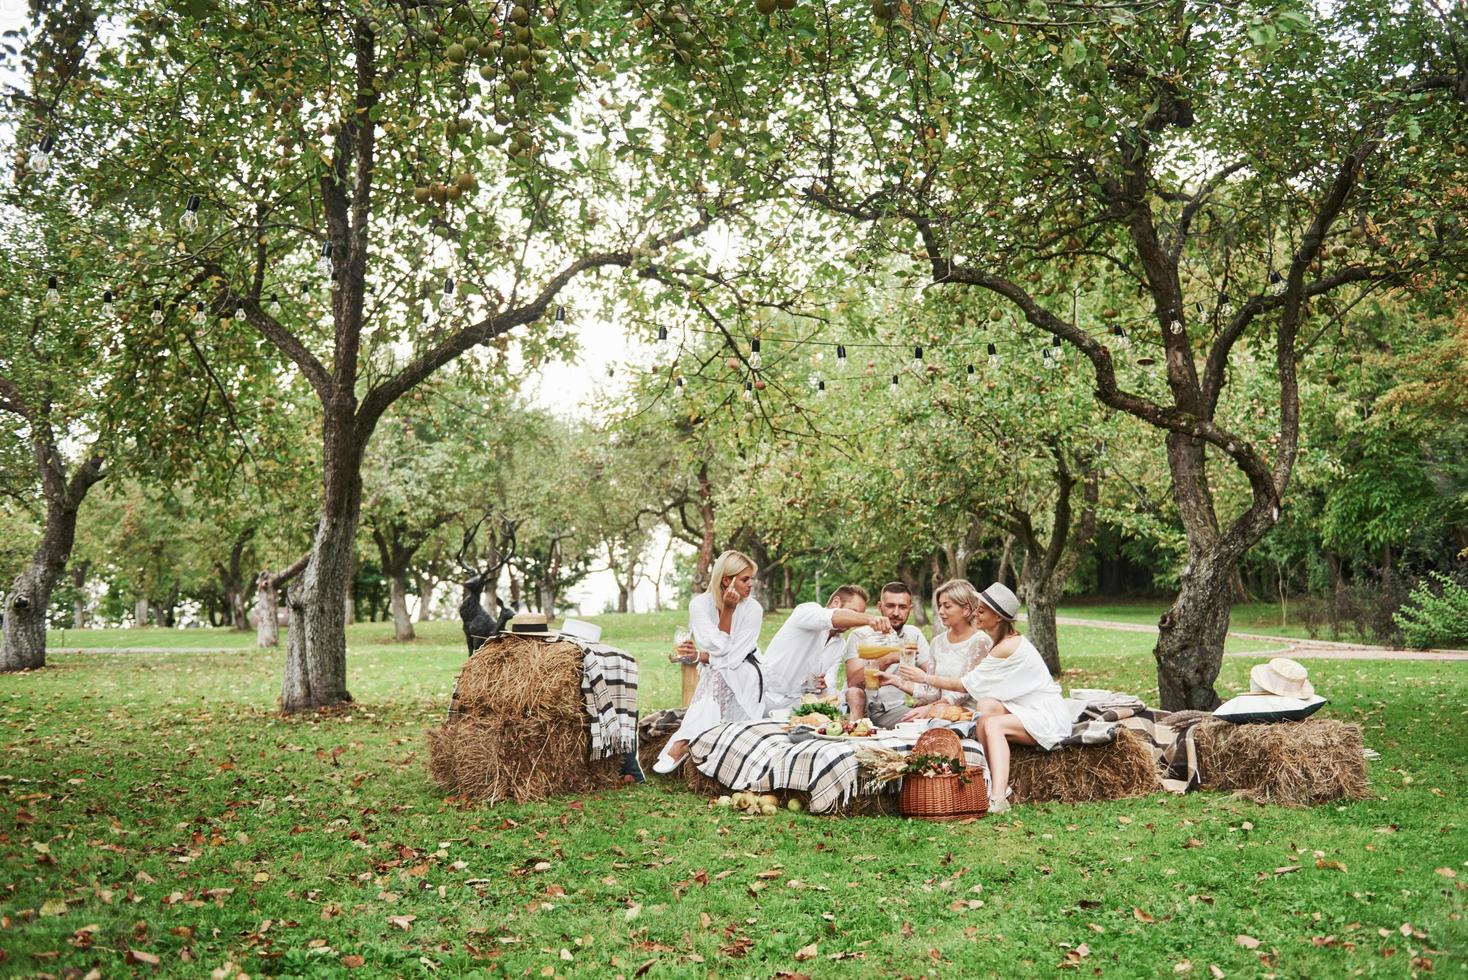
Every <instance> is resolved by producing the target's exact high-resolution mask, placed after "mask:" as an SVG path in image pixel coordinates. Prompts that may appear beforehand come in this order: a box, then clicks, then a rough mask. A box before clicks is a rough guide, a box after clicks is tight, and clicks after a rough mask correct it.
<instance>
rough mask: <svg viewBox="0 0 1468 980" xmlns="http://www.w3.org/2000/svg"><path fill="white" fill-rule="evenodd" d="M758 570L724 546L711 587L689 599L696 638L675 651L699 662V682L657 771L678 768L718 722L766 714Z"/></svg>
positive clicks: (690, 624)
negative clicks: (754, 593)
mask: <svg viewBox="0 0 1468 980" xmlns="http://www.w3.org/2000/svg"><path fill="white" fill-rule="evenodd" d="M758 571H759V569H758V568H756V567H755V564H754V562H753V561H751V560H750V558H749V556H748V555H745V554H743V553H742V552H738V551H726V552H724V553H723V554H722V555H720V556H719V557H718V558H717V559H715V560H714V564H713V567H712V568H711V569H709V585H708V590H707V591H706V592H702V593H700V594H699V595H696V596H694V597H693V601H692V602H690V603H689V604H688V630H689V632H690V633H692V634H693V638H692V639H691V640H688V641H686V642H685V643H683V644H682V645H681V646H679V647H678V648H677V652H678V654H679V655H680V656H681V657H682V658H683V659H684V661H685V662H689V663H697V664H698V665H699V668H698V687H696V688H695V689H694V691H693V699H692V700H691V701H689V703H688V711H687V713H686V714H684V716H683V724H681V725H679V726H678V730H677V731H676V732H674V733H673V737H672V738H670V739H668V745H667V747H666V748H665V749H663V751H662V752H661V753H660V754H659V755H658V759H657V762H656V763H654V764H653V767H652V768H653V772H656V773H660V774H662V775H667V774H668V773H671V772H673V771H674V770H676V769H677V768H678V767H679V766H680V765H682V764H683V760H684V759H686V758H687V757H688V743H689V742H691V741H693V740H694V739H695V738H697V737H698V736H699V735H702V734H703V733H704V732H706V731H708V730H709V729H710V728H713V727H714V726H715V725H720V724H723V723H724V722H728V721H753V720H754V719H756V718H759V717H760V716H761V715H762V714H763V713H764V703H763V702H764V673H763V671H764V663H763V658H762V657H761V656H760V651H759V631H760V624H761V623H762V622H763V621H764V616H765V611H764V609H763V608H762V607H761V606H760V604H759V602H758V601H757V600H755V599H754V597H753V596H751V595H750V593H751V592H752V591H753V589H754V576H755V574H756V572H758Z"/></svg>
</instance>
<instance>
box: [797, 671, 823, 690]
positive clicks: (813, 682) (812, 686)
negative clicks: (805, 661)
mask: <svg viewBox="0 0 1468 980" xmlns="http://www.w3.org/2000/svg"><path fill="white" fill-rule="evenodd" d="M825 689H826V675H824V674H807V675H806V678H805V683H804V684H802V685H801V686H800V693H802V694H820V693H821V692H822V691H824V690H825Z"/></svg>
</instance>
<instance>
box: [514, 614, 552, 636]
mask: <svg viewBox="0 0 1468 980" xmlns="http://www.w3.org/2000/svg"><path fill="white" fill-rule="evenodd" d="M549 631H550V630H549V618H548V617H547V616H546V614H545V613H532V612H522V613H516V614H515V617H514V618H513V619H511V620H510V632H511V633H541V634H543V633H548V632H549Z"/></svg>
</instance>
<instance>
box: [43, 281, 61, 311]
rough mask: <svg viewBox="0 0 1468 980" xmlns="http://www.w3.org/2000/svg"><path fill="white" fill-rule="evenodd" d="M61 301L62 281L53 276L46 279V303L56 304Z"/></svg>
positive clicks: (48, 304)
mask: <svg viewBox="0 0 1468 980" xmlns="http://www.w3.org/2000/svg"><path fill="white" fill-rule="evenodd" d="M59 302H61V283H60V281H59V280H58V279H57V278H56V277H55V276H52V277H50V278H49V279H47V280H46V305H47V306H55V305H56V304H57V303H59Z"/></svg>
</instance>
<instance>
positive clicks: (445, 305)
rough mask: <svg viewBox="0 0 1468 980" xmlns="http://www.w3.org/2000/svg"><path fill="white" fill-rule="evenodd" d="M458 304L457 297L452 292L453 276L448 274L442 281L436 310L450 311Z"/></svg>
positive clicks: (441, 311)
mask: <svg viewBox="0 0 1468 980" xmlns="http://www.w3.org/2000/svg"><path fill="white" fill-rule="evenodd" d="M458 305H459V297H458V295H457V294H456V293H455V292H454V277H453V276H449V277H448V278H447V279H445V280H444V281H443V295H442V296H440V297H439V298H438V311H439V312H440V313H452V312H453V311H454V308H455V307H457V306H458Z"/></svg>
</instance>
